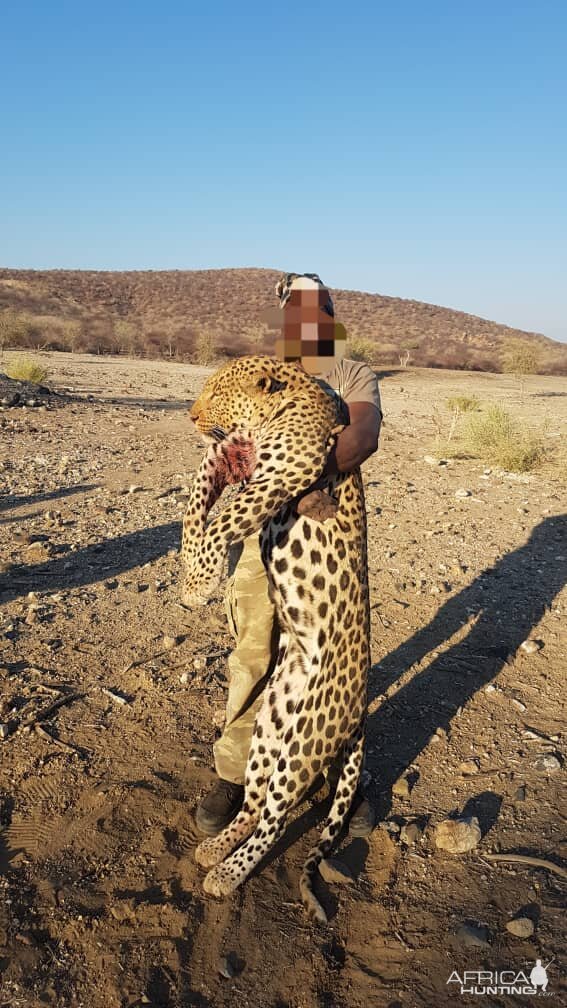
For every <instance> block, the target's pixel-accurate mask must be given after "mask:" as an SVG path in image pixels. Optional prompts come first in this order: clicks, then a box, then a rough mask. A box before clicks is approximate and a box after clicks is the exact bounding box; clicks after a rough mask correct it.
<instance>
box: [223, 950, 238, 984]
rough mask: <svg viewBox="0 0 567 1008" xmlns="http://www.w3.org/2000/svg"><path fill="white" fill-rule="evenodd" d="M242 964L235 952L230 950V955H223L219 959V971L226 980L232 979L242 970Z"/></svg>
mask: <svg viewBox="0 0 567 1008" xmlns="http://www.w3.org/2000/svg"><path fill="white" fill-rule="evenodd" d="M241 969H242V966H241V963H240V962H239V961H238V959H237V957H236V956H235V955H234V953H232V952H229V953H228V955H224V956H221V957H220V959H219V965H218V971H219V973H220V975H221V977H224V978H225V980H232V979H233V978H234V977H235V976H237V975H238V973H240V972H241Z"/></svg>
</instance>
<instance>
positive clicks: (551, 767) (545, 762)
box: [534, 753, 561, 773]
mask: <svg viewBox="0 0 567 1008" xmlns="http://www.w3.org/2000/svg"><path fill="white" fill-rule="evenodd" d="M534 767H535V769H536V770H539V771H540V772H541V773H556V772H557V771H558V770H561V761H560V760H559V759H558V758H557V756H554V755H553V753H542V755H541V756H538V757H537V759H536V760H535V761H534Z"/></svg>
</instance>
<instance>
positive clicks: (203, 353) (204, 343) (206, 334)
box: [191, 329, 217, 365]
mask: <svg viewBox="0 0 567 1008" xmlns="http://www.w3.org/2000/svg"><path fill="white" fill-rule="evenodd" d="M216 358H217V348H216V341H215V337H214V336H213V333H212V332H211V331H210V329H201V330H200V331H199V332H198V333H197V335H196V337H195V349H194V351H193V354H192V356H191V359H192V361H193V363H194V364H203V365H206V364H212V363H213V362H214V361H215V360H216Z"/></svg>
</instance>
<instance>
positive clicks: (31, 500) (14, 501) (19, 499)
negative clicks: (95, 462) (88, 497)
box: [0, 483, 98, 511]
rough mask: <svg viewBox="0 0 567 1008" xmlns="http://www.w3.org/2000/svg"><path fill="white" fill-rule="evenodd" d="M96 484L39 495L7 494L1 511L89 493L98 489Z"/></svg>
mask: <svg viewBox="0 0 567 1008" xmlns="http://www.w3.org/2000/svg"><path fill="white" fill-rule="evenodd" d="M97 485H98V484H96V483H79V484H77V485H76V486H69V487H60V488H59V489H58V490H45V491H44V492H43V493H37V494H22V495H21V496H18V494H6V496H5V497H3V498H2V499H1V500H0V511H7V510H8V508H21V507H29V506H30V505H32V504H38V503H39V502H40V501H55V500H61V498H63V497H71V496H73V494H80V493H88V491H89V490H96V489H97Z"/></svg>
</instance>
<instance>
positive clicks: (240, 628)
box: [213, 534, 278, 784]
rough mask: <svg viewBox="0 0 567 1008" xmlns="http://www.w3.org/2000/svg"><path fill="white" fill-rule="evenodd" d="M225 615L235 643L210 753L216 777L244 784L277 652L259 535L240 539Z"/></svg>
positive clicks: (276, 638)
mask: <svg viewBox="0 0 567 1008" xmlns="http://www.w3.org/2000/svg"><path fill="white" fill-rule="evenodd" d="M226 614H227V618H228V623H229V627H230V630H231V633H232V634H233V636H234V638H235V640H236V647H235V648H234V651H233V652H232V654H231V655H230V657H229V659H228V669H229V687H228V699H227V704H226V726H225V729H224V731H223V733H222V736H221V737H220V739H219V740H218V742H216V744H215V745H214V747H213V751H214V756H215V768H216V771H217V774H218V776H219V777H221V778H222V779H223V780H229V781H232V782H233V783H234V784H243V783H244V772H245V770H246V763H247V760H248V753H249V751H250V741H251V738H252V730H253V728H254V721H255V720H256V714H257V713H258V710H259V708H260V704H261V702H262V691H263V688H264V686H265V685H266V683H267V681H268V679H269V677H270V675H271V674H272V671H273V664H274V661H275V658H276V656H277V651H278V648H277V643H278V626H277V621H276V617H275V610H274V606H273V605H272V603H271V601H270V597H269V595H268V579H267V576H266V569H265V567H264V564H263V563H262V557H261V554H260V538H259V534H256V535H253V536H250V537H249V538H248V539H245V540H244V542H243V545H242V553H241V555H240V559H239V560H238V562H237V564H236V568H235V570H234V574H233V575H232V577H231V578H230V579H229V581H228V586H227V594H226Z"/></svg>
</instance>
